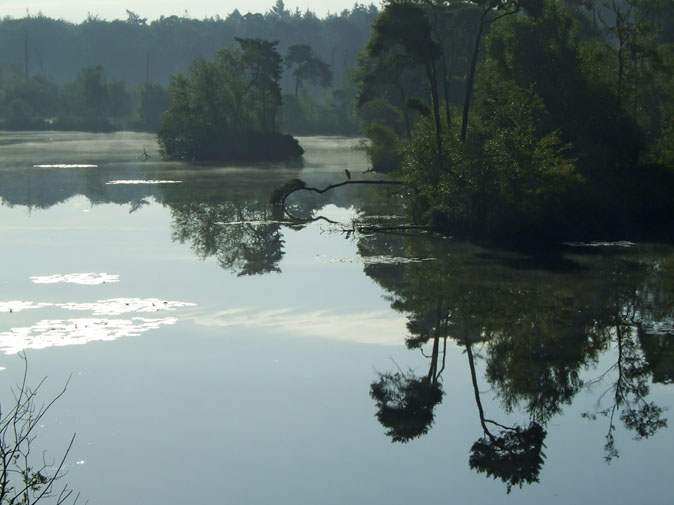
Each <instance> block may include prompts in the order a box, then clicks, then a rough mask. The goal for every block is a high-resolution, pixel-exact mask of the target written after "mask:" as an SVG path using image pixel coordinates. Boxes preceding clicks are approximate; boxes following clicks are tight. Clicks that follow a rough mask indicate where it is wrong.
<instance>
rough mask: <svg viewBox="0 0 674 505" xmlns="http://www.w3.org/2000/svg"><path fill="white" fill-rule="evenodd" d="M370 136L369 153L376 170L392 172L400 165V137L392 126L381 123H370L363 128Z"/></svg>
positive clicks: (365, 133)
mask: <svg viewBox="0 0 674 505" xmlns="http://www.w3.org/2000/svg"><path fill="white" fill-rule="evenodd" d="M363 133H364V135H365V136H366V137H367V138H368V140H369V144H367V145H366V149H367V153H368V155H369V156H370V161H371V162H372V168H373V169H374V170H375V171H376V172H383V173H387V172H391V171H393V170H395V169H397V168H398V167H399V166H400V162H401V160H402V156H401V155H400V150H399V149H400V138H399V137H398V136H397V135H396V133H395V131H393V129H391V128H390V127H388V126H386V125H384V124H381V123H370V124H369V125H368V126H366V127H365V129H364V130H363Z"/></svg>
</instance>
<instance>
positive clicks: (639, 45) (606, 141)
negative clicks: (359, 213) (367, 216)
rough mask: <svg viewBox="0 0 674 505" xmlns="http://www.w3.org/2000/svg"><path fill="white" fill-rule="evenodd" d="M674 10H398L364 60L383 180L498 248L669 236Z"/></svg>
mask: <svg viewBox="0 0 674 505" xmlns="http://www.w3.org/2000/svg"><path fill="white" fill-rule="evenodd" d="M673 75H674V2H671V1H666V2H665V1H660V0H611V1H608V2H606V1H602V0H475V1H472V2H465V1H458V0H457V1H451V0H450V1H443V2H416V1H403V2H388V3H387V4H386V5H385V7H384V9H383V11H382V13H381V15H380V16H379V17H378V18H377V20H376V22H375V24H374V28H373V34H372V37H371V39H370V41H369V42H368V45H367V46H366V48H365V50H364V51H363V53H362V55H361V57H360V59H359V65H358V71H357V76H358V80H359V82H360V86H361V93H360V95H359V104H358V105H359V111H360V114H361V116H362V118H363V119H364V133H365V135H366V136H367V137H368V138H369V151H370V155H371V157H372V161H373V164H374V167H375V169H377V170H380V171H391V170H399V171H400V172H399V173H400V175H401V176H402V177H403V178H404V179H405V180H406V181H407V182H408V184H409V186H410V187H411V188H412V194H411V197H410V200H409V208H410V212H411V214H412V216H413V217H414V218H415V219H416V220H417V221H419V222H422V223H424V224H428V225H430V226H432V227H434V228H436V229H439V230H443V231H446V232H448V233H451V234H457V235H462V236H469V237H472V238H476V239H480V240H488V241H497V242H504V241H505V242H510V243H522V242H529V241H544V242H549V241H559V240H564V239H569V238H594V239H598V238H609V237H625V236H630V237H643V236H652V233H653V232H657V233H665V234H669V236H670V237H671V236H672V232H673V231H674V230H672V223H671V219H670V217H669V216H671V215H673V213H674V203H673V199H672V198H671V195H672V191H673V190H674V156H673V155H672V153H673V152H674V151H673V149H672V146H674V79H673V77H672V76H673Z"/></svg>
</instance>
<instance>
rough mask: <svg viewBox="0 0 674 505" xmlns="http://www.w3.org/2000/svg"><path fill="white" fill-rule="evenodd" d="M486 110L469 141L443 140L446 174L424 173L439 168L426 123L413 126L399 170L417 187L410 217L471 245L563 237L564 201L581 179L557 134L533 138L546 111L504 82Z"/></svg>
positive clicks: (532, 96) (531, 94)
mask: <svg viewBox="0 0 674 505" xmlns="http://www.w3.org/2000/svg"><path fill="white" fill-rule="evenodd" d="M487 110H488V111H489V112H490V117H488V118H485V119H484V120H483V121H481V122H480V123H478V122H477V121H476V124H475V127H474V132H473V134H472V136H471V138H470V139H469V140H468V141H467V142H465V143H461V142H460V141H459V137H458V133H457V131H456V129H454V130H452V131H450V132H449V133H448V134H447V135H446V136H445V142H444V145H445V151H444V153H443V156H444V158H445V160H446V168H447V170H446V171H442V170H438V169H437V168H429V167H435V166H437V164H436V163H434V160H433V157H434V155H433V149H432V147H434V139H433V131H432V130H431V128H432V125H429V122H430V121H429V120H420V121H419V122H418V127H417V128H416V129H415V133H414V135H413V138H412V140H411V141H410V143H409V144H408V146H407V147H406V149H405V161H404V163H403V168H402V174H403V176H404V178H405V179H406V181H407V182H409V183H410V184H411V185H412V186H413V187H414V188H416V194H415V196H414V197H413V199H412V201H411V205H412V207H411V211H412V212H413V213H414V215H415V216H416V218H417V219H419V220H421V221H422V222H429V223H431V225H432V226H435V227H438V228H440V229H444V230H452V232H455V233H456V232H458V233H460V234H463V235H468V236H472V237H473V238H477V239H485V238H492V239H498V240H505V239H507V240H513V241H517V240H521V239H523V238H525V237H527V236H535V237H539V238H542V237H546V236H548V237H549V236H555V235H556V236H557V237H558V238H561V237H562V236H563V234H564V233H565V232H567V230H568V226H569V224H568V223H566V222H565V213H566V209H565V208H564V203H565V202H566V201H568V199H569V198H570V195H572V194H573V190H574V188H575V186H576V185H577V184H578V183H579V181H580V177H579V175H578V173H577V170H576V168H575V166H574V164H573V160H572V159H570V158H569V157H568V155H567V154H566V151H567V148H566V147H565V145H564V144H563V143H562V141H561V139H560V138H559V132H556V131H553V132H550V133H548V134H544V135H541V134H539V133H538V131H537V128H536V120H537V117H538V115H540V114H544V105H543V104H542V102H541V100H540V99H539V97H538V96H537V95H536V94H535V93H534V92H533V90H532V89H523V88H519V87H517V86H515V85H513V84H511V83H507V82H502V83H500V90H499V93H496V94H493V95H490V100H489V105H488V109H487ZM480 119H482V118H480Z"/></svg>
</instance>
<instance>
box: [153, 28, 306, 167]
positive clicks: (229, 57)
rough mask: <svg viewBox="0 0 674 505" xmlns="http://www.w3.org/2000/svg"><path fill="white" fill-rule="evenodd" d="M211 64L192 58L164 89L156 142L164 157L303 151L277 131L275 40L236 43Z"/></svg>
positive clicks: (271, 156) (259, 156)
mask: <svg viewBox="0 0 674 505" xmlns="http://www.w3.org/2000/svg"><path fill="white" fill-rule="evenodd" d="M238 42H239V44H240V46H241V48H240V49H237V50H230V49H222V50H221V51H220V52H219V53H218V58H217V60H216V61H214V62H207V61H204V60H196V61H195V62H194V64H193V65H192V69H191V71H190V74H189V75H188V76H184V75H182V74H179V75H178V76H176V77H175V78H173V79H172V81H171V84H170V85H169V94H170V95H171V104H170V107H169V109H168V111H167V112H166V113H165V114H164V116H163V118H162V122H161V125H160V127H159V130H158V141H159V145H160V148H161V151H162V154H163V156H164V157H166V158H168V159H192V160H279V159H288V158H298V157H300V156H301V155H302V153H303V151H302V148H301V147H300V146H299V144H298V143H297V141H296V140H295V139H294V138H292V137H291V136H289V135H282V134H280V133H278V132H277V131H276V115H277V113H278V109H279V106H280V105H281V92H280V87H279V84H278V81H279V79H280V72H281V57H280V55H279V54H278V52H277V51H276V49H275V47H276V42H269V41H263V40H259V39H238Z"/></svg>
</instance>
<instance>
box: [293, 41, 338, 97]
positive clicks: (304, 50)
mask: <svg viewBox="0 0 674 505" xmlns="http://www.w3.org/2000/svg"><path fill="white" fill-rule="evenodd" d="M285 63H286V67H287V68H292V67H294V70H293V76H295V98H296V99H297V98H299V92H300V89H302V83H303V82H305V81H309V82H311V83H313V84H315V85H317V86H321V87H327V86H329V85H330V83H331V82H332V72H331V71H330V67H329V66H328V64H327V63H325V62H324V61H322V60H321V59H320V58H317V57H316V56H315V55H314V52H313V49H311V46H309V45H308V44H295V45H292V46H290V47H289V48H288V54H287V55H286V57H285Z"/></svg>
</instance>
